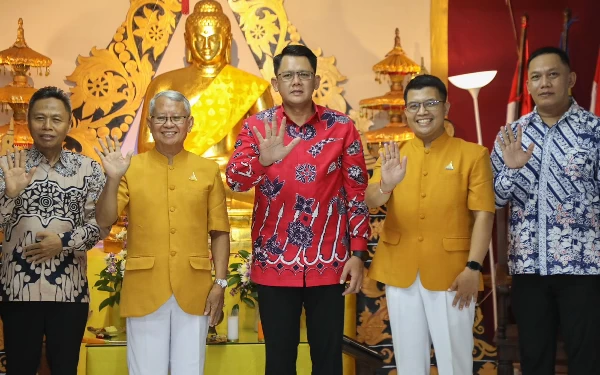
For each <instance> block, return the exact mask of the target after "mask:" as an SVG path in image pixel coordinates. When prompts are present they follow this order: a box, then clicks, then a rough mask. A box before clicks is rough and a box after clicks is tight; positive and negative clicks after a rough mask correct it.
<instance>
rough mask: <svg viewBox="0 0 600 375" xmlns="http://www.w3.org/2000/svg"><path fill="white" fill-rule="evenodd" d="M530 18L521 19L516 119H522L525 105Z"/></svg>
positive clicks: (524, 16) (525, 16)
mask: <svg viewBox="0 0 600 375" xmlns="http://www.w3.org/2000/svg"><path fill="white" fill-rule="evenodd" d="M528 21H529V16H527V14H525V15H523V17H521V40H520V41H519V69H518V74H517V103H516V105H515V111H516V112H515V118H519V117H521V107H522V105H523V100H522V97H523V72H524V69H525V65H526V64H527V61H525V59H526V56H525V41H526V40H527V26H528V25H527V23H528Z"/></svg>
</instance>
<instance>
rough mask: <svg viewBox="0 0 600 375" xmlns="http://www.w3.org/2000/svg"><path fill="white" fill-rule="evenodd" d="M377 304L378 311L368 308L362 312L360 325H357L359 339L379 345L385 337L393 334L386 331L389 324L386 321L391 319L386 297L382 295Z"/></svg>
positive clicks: (359, 340)
mask: <svg viewBox="0 0 600 375" xmlns="http://www.w3.org/2000/svg"><path fill="white" fill-rule="evenodd" d="M375 305H377V306H379V308H378V309H377V311H375V312H371V310H369V308H366V309H365V310H364V311H362V312H361V313H360V315H359V319H358V320H359V323H360V325H358V326H357V327H356V332H357V333H358V335H357V337H356V339H357V341H358V342H364V343H366V344H367V345H377V344H379V343H380V342H382V341H383V340H385V339H390V338H392V335H390V334H389V333H386V332H384V331H385V330H386V329H387V326H388V324H387V323H386V321H389V320H390V317H389V314H388V309H387V300H386V298H385V297H380V298H379V299H378V300H377V302H375Z"/></svg>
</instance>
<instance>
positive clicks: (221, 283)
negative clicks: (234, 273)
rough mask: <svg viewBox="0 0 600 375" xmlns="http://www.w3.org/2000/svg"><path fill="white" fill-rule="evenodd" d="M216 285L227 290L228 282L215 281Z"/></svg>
mask: <svg viewBox="0 0 600 375" xmlns="http://www.w3.org/2000/svg"><path fill="white" fill-rule="evenodd" d="M215 283H216V284H217V285H218V286H220V287H221V288H227V280H215Z"/></svg>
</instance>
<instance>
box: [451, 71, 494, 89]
mask: <svg viewBox="0 0 600 375" xmlns="http://www.w3.org/2000/svg"><path fill="white" fill-rule="evenodd" d="M496 73H498V71H497V70H488V71H485V72H477V73H469V74H461V75H458V76H453V77H448V80H449V81H450V82H451V83H452V84H453V85H454V86H456V87H458V88H459V89H464V90H469V89H478V88H482V87H483V86H485V85H487V84H488V83H490V82H492V80H493V79H494V77H496Z"/></svg>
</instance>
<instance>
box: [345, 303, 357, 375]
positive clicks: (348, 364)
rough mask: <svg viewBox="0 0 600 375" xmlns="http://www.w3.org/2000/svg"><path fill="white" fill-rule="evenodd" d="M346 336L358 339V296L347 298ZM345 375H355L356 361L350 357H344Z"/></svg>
mask: <svg viewBox="0 0 600 375" xmlns="http://www.w3.org/2000/svg"><path fill="white" fill-rule="evenodd" d="M344 335H346V336H348V337H350V338H353V339H355V338H356V294H349V295H347V296H346V310H345V313H344ZM343 360H344V362H343V365H344V375H354V374H355V373H356V371H355V361H354V358H352V357H350V356H349V355H344V358H343Z"/></svg>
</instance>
